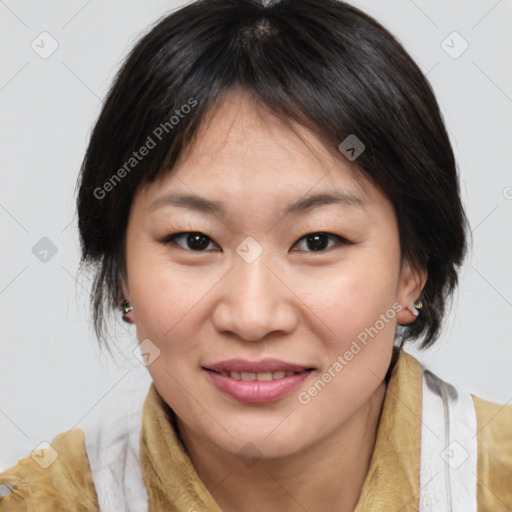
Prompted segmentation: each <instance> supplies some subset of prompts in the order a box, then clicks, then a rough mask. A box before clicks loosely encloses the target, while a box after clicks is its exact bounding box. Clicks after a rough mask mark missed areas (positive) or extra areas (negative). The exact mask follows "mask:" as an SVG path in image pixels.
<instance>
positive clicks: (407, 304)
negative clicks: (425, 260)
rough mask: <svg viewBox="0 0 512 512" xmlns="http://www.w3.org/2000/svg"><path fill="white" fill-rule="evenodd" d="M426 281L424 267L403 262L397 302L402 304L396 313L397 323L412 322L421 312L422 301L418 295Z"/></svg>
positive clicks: (405, 323)
mask: <svg viewBox="0 0 512 512" xmlns="http://www.w3.org/2000/svg"><path fill="white" fill-rule="evenodd" d="M426 282H427V270H426V269H415V268H413V266H412V265H411V264H410V263H409V262H408V261H406V262H404V265H403V267H402V271H401V273H400V284H399V292H398V297H399V302H400V304H402V306H403V309H402V310H401V311H400V313H398V315H397V321H398V323H399V324H402V325H407V324H412V323H413V322H414V321H415V320H416V318H417V317H418V316H419V315H420V314H421V308H422V307H423V303H422V302H421V298H420V297H421V292H422V291H423V288H424V287H425V283H426Z"/></svg>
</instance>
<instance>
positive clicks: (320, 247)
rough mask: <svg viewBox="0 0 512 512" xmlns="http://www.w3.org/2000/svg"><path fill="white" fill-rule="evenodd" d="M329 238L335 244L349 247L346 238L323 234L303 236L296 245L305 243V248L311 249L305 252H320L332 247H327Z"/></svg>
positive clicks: (349, 243)
mask: <svg viewBox="0 0 512 512" xmlns="http://www.w3.org/2000/svg"><path fill="white" fill-rule="evenodd" d="M329 238H330V239H331V240H334V242H335V244H336V243H338V244H341V245H351V242H349V241H348V240H347V239H346V238H343V237H342V236H339V235H335V234H333V233H324V232H318V233H309V234H307V235H304V236H303V237H302V238H300V239H299V240H298V241H297V243H296V245H297V244H300V243H301V242H305V244H306V245H305V246H306V247H307V248H310V249H312V250H311V251H306V252H321V251H325V250H326V249H330V248H331V247H332V245H331V246H329V247H328V243H329ZM335 244H334V245H335Z"/></svg>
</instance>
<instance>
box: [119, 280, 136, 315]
mask: <svg viewBox="0 0 512 512" xmlns="http://www.w3.org/2000/svg"><path fill="white" fill-rule="evenodd" d="M121 286H122V289H123V297H124V298H125V299H126V300H128V301H130V291H129V288H128V281H127V279H126V277H125V276H122V277H121ZM130 302H131V301H130ZM121 314H122V312H121ZM122 319H123V320H124V321H125V322H127V323H129V324H133V323H135V315H134V311H133V309H132V310H131V311H130V312H129V313H127V314H126V315H122Z"/></svg>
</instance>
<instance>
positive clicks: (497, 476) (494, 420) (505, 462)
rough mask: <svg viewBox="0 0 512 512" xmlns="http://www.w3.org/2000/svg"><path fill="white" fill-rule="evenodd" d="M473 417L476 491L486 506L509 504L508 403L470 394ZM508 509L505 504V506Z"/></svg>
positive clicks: (511, 411)
mask: <svg viewBox="0 0 512 512" xmlns="http://www.w3.org/2000/svg"><path fill="white" fill-rule="evenodd" d="M472 396H473V401H474V404H475V412H476V418H477V440H478V471H477V473H478V477H479V478H478V482H477V485H478V494H479V495H480V496H482V499H484V500H485V503H486V504H487V505H488V507H487V508H486V510H487V509H489V510H491V509H492V510H501V509H502V507H503V506H504V505H505V504H506V505H507V507H512V405H509V404H498V403H494V402H490V401H488V400H484V399H483V398H480V397H478V396H475V395H472ZM507 510H509V508H507Z"/></svg>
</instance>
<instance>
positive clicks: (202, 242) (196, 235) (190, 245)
mask: <svg viewBox="0 0 512 512" xmlns="http://www.w3.org/2000/svg"><path fill="white" fill-rule="evenodd" d="M178 240H182V241H183V240H184V242H183V243H178ZM162 243H164V244H171V243H173V244H176V245H178V246H179V247H181V248H182V249H185V250H189V251H195V252H204V251H205V249H206V248H207V247H208V246H209V244H210V243H213V244H215V242H214V241H213V240H212V239H211V238H210V237H209V236H208V235H205V234H204V233H201V232H199V231H193V232H190V231H187V232H183V233H174V234H172V235H168V236H166V237H165V238H164V239H163V240H162ZM215 245H217V244H215Z"/></svg>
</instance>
